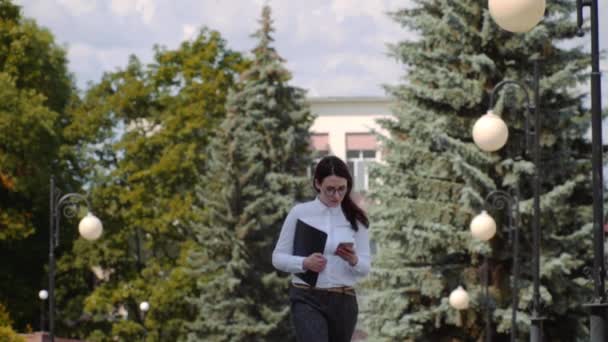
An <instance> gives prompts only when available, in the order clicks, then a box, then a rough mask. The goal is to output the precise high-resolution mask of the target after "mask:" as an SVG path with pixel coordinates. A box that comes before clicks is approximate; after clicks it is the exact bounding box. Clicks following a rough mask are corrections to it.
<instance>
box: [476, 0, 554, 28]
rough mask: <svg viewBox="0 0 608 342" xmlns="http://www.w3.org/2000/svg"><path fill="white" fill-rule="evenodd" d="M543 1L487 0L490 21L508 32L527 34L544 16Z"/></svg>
mask: <svg viewBox="0 0 608 342" xmlns="http://www.w3.org/2000/svg"><path fill="white" fill-rule="evenodd" d="M545 6H546V4H545V0H489V1H488V7H489V9H490V15H491V16H492V19H494V21H495V22H496V24H498V26H500V27H501V28H503V29H505V30H507V31H510V32H517V33H522V32H527V31H530V30H531V29H532V28H533V27H534V26H536V25H537V24H538V23H539V22H540V21H541V19H542V18H543V16H544V15H545Z"/></svg>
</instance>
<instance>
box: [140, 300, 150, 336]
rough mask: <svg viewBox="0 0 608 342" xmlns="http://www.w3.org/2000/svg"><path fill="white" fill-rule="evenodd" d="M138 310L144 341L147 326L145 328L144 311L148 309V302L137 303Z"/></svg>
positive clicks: (146, 334)
mask: <svg viewBox="0 0 608 342" xmlns="http://www.w3.org/2000/svg"><path fill="white" fill-rule="evenodd" d="M139 310H140V311H141V324H142V326H143V328H144V341H145V340H146V339H147V338H148V328H146V313H147V312H148V310H150V303H148V302H147V301H144V302H141V303H139Z"/></svg>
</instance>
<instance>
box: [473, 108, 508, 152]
mask: <svg viewBox="0 0 608 342" xmlns="http://www.w3.org/2000/svg"><path fill="white" fill-rule="evenodd" d="M508 138H509V128H508V127H507V124H505V122H504V121H503V120H502V118H501V117H500V116H498V115H496V114H494V113H493V112H492V111H488V112H487V113H486V114H484V115H482V116H481V117H480V118H479V119H477V121H476V122H475V125H473V141H475V145H477V147H479V148H480V149H482V150H483V151H486V152H494V151H498V150H500V149H501V148H502V147H503V146H505V144H506V143H507V139H508Z"/></svg>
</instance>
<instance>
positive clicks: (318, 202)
mask: <svg viewBox="0 0 608 342" xmlns="http://www.w3.org/2000/svg"><path fill="white" fill-rule="evenodd" d="M314 202H315V204H316V205H317V207H318V208H319V210H321V211H323V210H329V211H330V212H335V211H337V210H342V206H341V205H338V206H337V207H329V206H327V205H326V204H325V203H323V202H322V201H321V199H320V198H319V196H317V197H315V200H314Z"/></svg>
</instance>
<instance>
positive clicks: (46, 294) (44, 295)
mask: <svg viewBox="0 0 608 342" xmlns="http://www.w3.org/2000/svg"><path fill="white" fill-rule="evenodd" d="M38 298H40V299H42V300H46V299H47V298H49V292H48V291H47V290H40V291H39V292H38Z"/></svg>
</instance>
